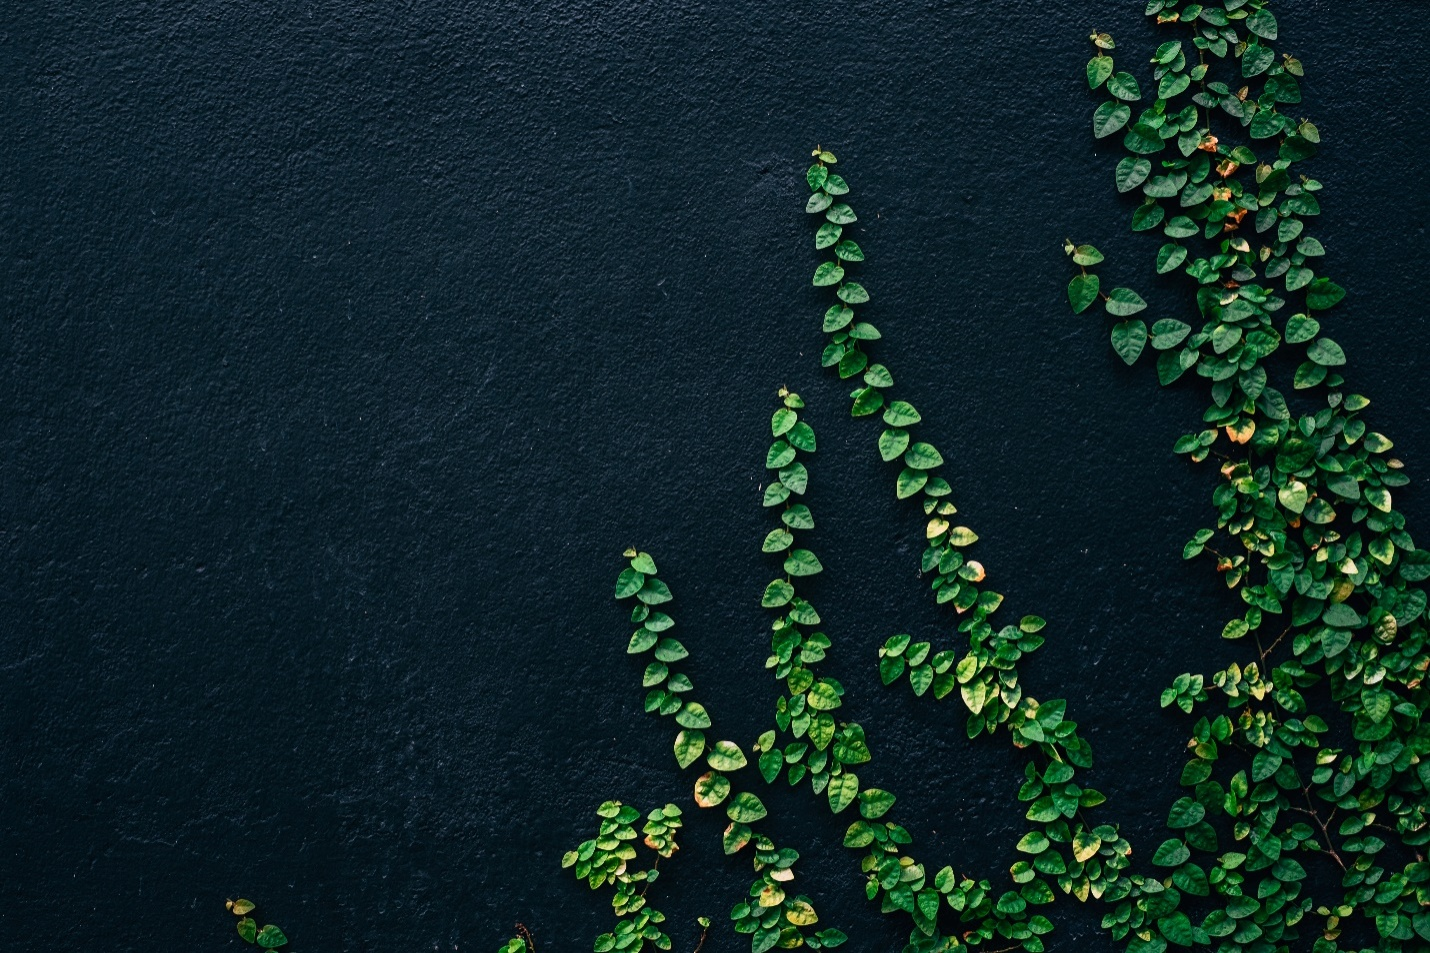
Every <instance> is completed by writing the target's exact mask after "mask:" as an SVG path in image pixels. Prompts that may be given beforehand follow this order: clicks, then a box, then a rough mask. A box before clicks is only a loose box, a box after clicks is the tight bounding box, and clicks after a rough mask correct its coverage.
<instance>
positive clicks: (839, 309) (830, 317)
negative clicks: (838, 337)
mask: <svg viewBox="0 0 1430 953" xmlns="http://www.w3.org/2000/svg"><path fill="white" fill-rule="evenodd" d="M853 320H854V309H852V308H848V307H846V306H844V305H842V304H836V305H834V306H833V307H831V308H830V309H829V310H828V311H826V312H824V330H825V332H826V333H828V332H833V331H838V330H840V329H841V328H843V327H845V326H846V325H848V324H849V322H850V321H853Z"/></svg>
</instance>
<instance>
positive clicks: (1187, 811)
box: [1167, 797, 1207, 830]
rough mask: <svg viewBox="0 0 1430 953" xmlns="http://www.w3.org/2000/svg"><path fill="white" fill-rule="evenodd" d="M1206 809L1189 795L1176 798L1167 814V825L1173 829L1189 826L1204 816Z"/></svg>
mask: <svg viewBox="0 0 1430 953" xmlns="http://www.w3.org/2000/svg"><path fill="white" fill-rule="evenodd" d="M1206 814H1207V809H1206V808H1205V807H1203V806H1202V805H1201V804H1199V803H1198V802H1196V801H1193V800H1192V799H1191V798H1189V797H1183V798H1178V799H1177V802H1176V803H1175V804H1173V805H1172V809H1171V811H1170V812H1168V814H1167V826H1168V827H1170V828H1172V829H1173V830H1180V829H1182V828H1184V827H1191V826H1192V825H1193V824H1196V823H1198V822H1199V821H1200V820H1201V819H1202V818H1203V817H1206Z"/></svg>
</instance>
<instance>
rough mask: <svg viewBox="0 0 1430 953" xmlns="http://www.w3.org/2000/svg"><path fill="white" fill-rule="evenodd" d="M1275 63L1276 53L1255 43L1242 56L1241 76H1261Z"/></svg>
mask: <svg viewBox="0 0 1430 953" xmlns="http://www.w3.org/2000/svg"><path fill="white" fill-rule="evenodd" d="M1274 62H1276V53H1275V51H1274V50H1272V49H1271V47H1269V46H1262V45H1261V44H1259V43H1253V44H1251V45H1250V46H1248V47H1247V48H1246V52H1245V53H1243V54H1242V55H1241V75H1242V76H1243V77H1245V78H1247V79H1250V78H1251V77H1253V76H1259V75H1261V74H1262V73H1264V72H1266V71H1267V70H1268V69H1270V68H1271V64H1272V63H1274ZM1252 161H1253V162H1254V161H1255V160H1254V159H1253V160H1252Z"/></svg>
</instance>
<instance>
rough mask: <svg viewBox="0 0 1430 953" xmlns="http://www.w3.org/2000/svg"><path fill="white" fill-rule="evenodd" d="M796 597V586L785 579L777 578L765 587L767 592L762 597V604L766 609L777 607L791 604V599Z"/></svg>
mask: <svg viewBox="0 0 1430 953" xmlns="http://www.w3.org/2000/svg"><path fill="white" fill-rule="evenodd" d="M793 598H794V586H792V585H790V584H789V583H787V582H785V581H784V580H783V579H776V580H774V581H773V582H771V583H770V584H769V585H768V586H766V587H765V594H764V595H763V596H761V597H760V606H761V608H765V609H777V608H779V607H780V606H783V605H789V601H790V600H791V599H793Z"/></svg>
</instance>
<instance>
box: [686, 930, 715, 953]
mask: <svg viewBox="0 0 1430 953" xmlns="http://www.w3.org/2000/svg"><path fill="white" fill-rule="evenodd" d="M709 933H710V928H709V927H702V928H701V930H700V942H699V943H697V944H695V949H693V950H691V951H690V953H700V948H701V947H702V946H704V945H705V937H706V936H707V935H709Z"/></svg>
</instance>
